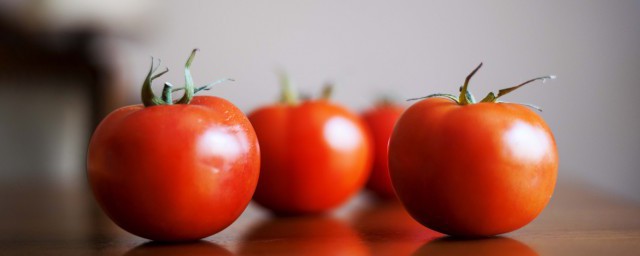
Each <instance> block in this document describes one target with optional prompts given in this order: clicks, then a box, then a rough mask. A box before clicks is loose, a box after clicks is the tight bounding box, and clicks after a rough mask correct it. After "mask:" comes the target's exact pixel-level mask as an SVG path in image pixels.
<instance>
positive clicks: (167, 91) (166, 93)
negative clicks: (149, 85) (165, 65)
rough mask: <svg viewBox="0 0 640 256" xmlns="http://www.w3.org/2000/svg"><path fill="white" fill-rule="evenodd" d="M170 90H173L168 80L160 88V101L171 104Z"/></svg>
mask: <svg viewBox="0 0 640 256" xmlns="http://www.w3.org/2000/svg"><path fill="white" fill-rule="evenodd" d="M171 92H173V85H172V84H171V83H169V82H164V87H163V88H162V101H164V103H165V104H167V105H172V104H173V100H172V99H171Z"/></svg>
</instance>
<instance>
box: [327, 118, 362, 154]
mask: <svg viewBox="0 0 640 256" xmlns="http://www.w3.org/2000/svg"><path fill="white" fill-rule="evenodd" d="M323 133H324V138H325V140H327V142H329V145H331V147H333V148H335V149H338V150H344V151H347V150H351V149H353V148H355V147H357V146H358V144H360V143H361V142H362V137H361V136H360V133H359V132H358V127H356V126H355V124H354V123H353V122H351V121H350V120H348V119H346V118H344V117H333V118H331V119H329V121H328V122H327V123H326V124H325V126H324V132H323Z"/></svg>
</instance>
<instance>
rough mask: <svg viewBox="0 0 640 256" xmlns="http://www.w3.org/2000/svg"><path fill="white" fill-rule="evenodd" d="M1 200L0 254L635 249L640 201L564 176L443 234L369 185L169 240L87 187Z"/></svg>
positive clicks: (254, 212)
mask: <svg viewBox="0 0 640 256" xmlns="http://www.w3.org/2000/svg"><path fill="white" fill-rule="evenodd" d="M83 185H84V184H83ZM0 203H1V205H0V207H1V208H0V231H1V232H0V255H91V254H96V255H640V204H638V203H632V202H629V201H625V200H621V199H618V198H615V197H612V196H610V195H607V194H605V193H602V192H598V191H597V190H594V189H590V188H588V187H587V186H576V185H568V184H561V185H559V186H558V188H557V189H556V193H555V194H554V198H553V199H552V201H551V203H550V205H549V206H548V207H547V209H545V211H544V212H543V213H542V214H541V215H540V216H539V217H538V218H537V219H536V220H535V221H534V222H532V223H531V224H529V225H528V226H526V227H524V228H522V229H520V230H518V231H515V232H512V233H508V234H505V235H503V236H500V237H495V238H488V239H481V240H455V239H451V238H449V237H446V236H442V235H441V234H438V233H436V232H434V231H430V230H428V229H426V228H424V227H422V226H420V225H419V224H417V223H416V222H415V221H413V220H412V219H411V218H410V217H409V216H408V215H407V214H406V212H404V210H403V209H402V207H401V206H400V205H398V204H397V203H393V202H391V203H382V202H376V200H374V199H373V198H372V197H371V196H370V195H368V194H367V193H362V194H360V195H358V196H357V197H356V198H354V199H353V200H351V201H350V202H349V203H348V204H346V205H345V206H344V207H342V208H340V209H338V210H337V211H335V212H333V213H332V214H329V215H326V216H315V217H298V218H274V217H271V216H270V215H269V214H268V212H266V211H264V210H263V209H261V208H260V207H258V206H256V205H253V204H252V205H250V207H249V208H248V209H247V210H246V211H245V213H244V214H243V215H242V216H241V217H240V218H239V219H238V220H237V221H236V222H235V223H234V224H233V225H231V226H230V227H229V228H227V229H226V230H224V231H222V232H221V233H218V234H216V235H213V236H211V237H208V238H206V239H204V240H202V241H201V242H197V243H189V244H173V245H167V244H157V243H152V242H149V241H147V240H145V239H142V238H139V237H136V236H133V235H130V234H128V233H126V232H125V231H122V230H121V229H119V228H118V227H117V226H115V225H114V224H113V223H112V222H111V221H110V220H109V219H108V218H106V217H105V216H104V215H103V214H102V213H101V212H100V210H98V209H97V207H96V205H95V203H94V202H93V199H92V198H91V195H90V194H89V191H88V189H87V188H86V187H85V186H69V185H67V186H53V185H51V184H47V183H44V184H35V183H33V182H16V183H14V184H10V185H7V184H5V185H3V186H2V187H0Z"/></svg>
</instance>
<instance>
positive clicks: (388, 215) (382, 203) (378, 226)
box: [350, 197, 443, 255]
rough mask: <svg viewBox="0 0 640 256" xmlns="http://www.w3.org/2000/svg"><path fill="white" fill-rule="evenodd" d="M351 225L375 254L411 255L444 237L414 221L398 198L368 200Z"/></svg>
mask: <svg viewBox="0 0 640 256" xmlns="http://www.w3.org/2000/svg"><path fill="white" fill-rule="evenodd" d="M367 201H368V202H367V204H366V206H364V207H363V208H360V209H358V210H356V211H355V212H354V214H353V215H352V216H351V218H350V219H351V224H352V226H353V228H354V229H355V230H356V231H357V232H358V233H359V235H360V236H361V237H362V239H363V241H364V242H365V243H366V244H367V246H368V247H369V248H370V249H371V253H372V255H410V254H411V253H412V252H414V251H415V250H416V249H417V248H419V247H420V246H421V245H423V244H424V243H425V242H427V241H431V240H433V239H436V238H438V237H442V236H443V235H442V234H441V233H438V232H436V231H433V230H430V229H428V228H426V227H424V226H422V225H421V224H420V223H418V222H417V221H415V220H414V219H413V218H412V217H411V216H410V215H409V213H407V211H406V210H405V209H404V207H403V206H402V204H401V203H400V201H399V200H397V199H380V198H377V197H370V198H367Z"/></svg>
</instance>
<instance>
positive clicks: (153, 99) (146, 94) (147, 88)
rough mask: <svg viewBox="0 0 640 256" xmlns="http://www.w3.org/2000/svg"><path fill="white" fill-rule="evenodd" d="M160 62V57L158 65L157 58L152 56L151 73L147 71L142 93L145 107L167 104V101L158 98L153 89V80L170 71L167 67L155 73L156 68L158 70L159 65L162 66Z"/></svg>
mask: <svg viewBox="0 0 640 256" xmlns="http://www.w3.org/2000/svg"><path fill="white" fill-rule="evenodd" d="M160 63H161V61H160V59H158V65H155V60H154V58H153V57H151V68H150V69H149V73H147V77H146V78H145V79H144V82H143V83H142V93H141V94H140V95H141V97H142V104H144V106H145V107H150V106H155V105H162V104H166V102H164V101H163V100H162V99H160V98H158V97H157V96H156V95H155V94H154V93H153V90H152V89H151V84H152V83H153V80H155V79H156V78H158V77H160V76H162V75H164V74H166V73H167V72H169V69H168V68H165V70H163V71H162V72H160V73H157V74H154V73H155V72H156V70H158V67H160Z"/></svg>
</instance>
